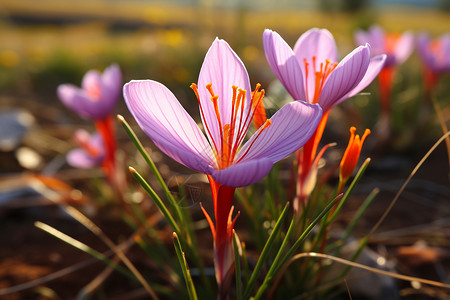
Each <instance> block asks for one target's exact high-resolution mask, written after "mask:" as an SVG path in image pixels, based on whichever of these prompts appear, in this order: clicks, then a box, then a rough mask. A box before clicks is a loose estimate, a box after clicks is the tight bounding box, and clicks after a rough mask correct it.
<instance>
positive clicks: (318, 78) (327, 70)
mask: <svg viewBox="0 0 450 300" xmlns="http://www.w3.org/2000/svg"><path fill="white" fill-rule="evenodd" d="M303 62H304V64H305V77H306V78H305V82H306V84H305V86H306V89H305V90H306V98H307V99H308V101H309V102H310V103H312V104H315V103H318V102H319V97H320V93H321V92H322V89H323V85H324V83H325V81H326V79H327V78H328V76H329V75H330V74H331V72H332V71H333V70H334V69H335V68H336V66H337V65H338V63H336V62H331V61H330V60H329V59H326V60H325V63H324V62H321V63H320V64H318V62H317V59H316V57H315V56H313V57H312V58H311V62H308V60H307V59H306V58H303ZM310 67H311V68H312V76H314V77H313V78H314V79H315V80H314V83H313V84H314V95H312V98H310V97H311V95H309V88H308V80H309V79H308V76H309V73H310V72H309V68H310Z"/></svg>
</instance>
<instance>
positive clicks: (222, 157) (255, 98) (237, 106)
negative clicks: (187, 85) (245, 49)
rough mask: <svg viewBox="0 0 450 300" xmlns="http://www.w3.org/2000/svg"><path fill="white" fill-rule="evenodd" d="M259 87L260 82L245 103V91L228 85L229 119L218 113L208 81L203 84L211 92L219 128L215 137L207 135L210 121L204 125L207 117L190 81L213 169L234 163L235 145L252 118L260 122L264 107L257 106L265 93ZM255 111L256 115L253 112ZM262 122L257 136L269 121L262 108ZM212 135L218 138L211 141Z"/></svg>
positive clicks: (243, 135)
mask: <svg viewBox="0 0 450 300" xmlns="http://www.w3.org/2000/svg"><path fill="white" fill-rule="evenodd" d="M260 87H261V85H260V84H257V85H256V88H255V91H254V92H252V94H251V98H250V102H249V103H246V95H247V91H246V90H243V89H240V88H238V87H237V86H235V85H233V86H232V87H231V88H232V90H233V93H232V99H231V115H230V119H229V120H224V119H223V116H221V114H220V108H219V101H221V99H219V96H218V95H216V94H215V93H214V90H213V88H212V84H211V83H208V84H207V85H206V89H207V90H208V92H209V94H210V95H211V102H212V104H213V108H214V113H215V117H216V119H217V125H218V128H219V136H218V137H213V136H212V134H211V124H208V120H207V119H206V118H205V111H204V109H203V105H202V102H201V101H200V96H199V93H198V87H197V85H196V84H195V83H193V84H191V89H192V90H193V91H194V93H195V96H196V97H197V100H198V103H199V106H200V113H201V115H202V120H203V121H204V126H205V129H206V131H207V133H208V135H209V136H210V137H211V141H212V145H211V148H212V149H213V152H214V156H215V158H216V161H217V169H219V170H220V169H224V168H227V167H229V166H231V165H232V164H233V163H235V161H234V160H235V157H236V154H237V153H238V150H239V146H240V145H241V143H242V142H243V140H244V138H245V135H246V133H247V131H248V128H249V126H250V124H251V121H252V119H254V118H255V119H258V121H261V119H262V112H261V110H264V106H262V108H261V105H262V104H261V102H262V99H263V97H264V93H265V92H264V90H261V91H259V89H260ZM224 101H227V99H225V100H224ZM246 104H247V105H248V108H247V111H246V110H245V109H244V108H245V107H246ZM256 113H257V115H255V114H256ZM263 124H264V125H262V127H261V129H260V130H259V132H258V133H257V134H258V136H257V137H259V135H260V134H261V132H262V131H263V130H265V129H266V128H267V127H269V126H270V124H271V121H270V120H266V118H265V111H264V121H263ZM257 137H256V138H257ZM215 138H216V139H219V140H215ZM255 140H256V139H255ZM255 140H253V142H252V144H251V145H250V147H249V148H248V149H247V151H246V153H245V154H244V155H243V156H241V158H240V160H241V159H242V158H243V157H244V156H245V155H246V154H247V152H248V150H249V149H250V148H251V146H252V145H253V143H254V142H255Z"/></svg>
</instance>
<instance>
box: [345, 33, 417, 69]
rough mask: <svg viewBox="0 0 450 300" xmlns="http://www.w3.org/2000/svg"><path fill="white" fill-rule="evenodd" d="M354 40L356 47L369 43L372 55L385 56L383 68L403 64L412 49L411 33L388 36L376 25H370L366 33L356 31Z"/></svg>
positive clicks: (412, 39) (412, 37)
mask: <svg viewBox="0 0 450 300" xmlns="http://www.w3.org/2000/svg"><path fill="white" fill-rule="evenodd" d="M354 38H355V42H356V44H358V45H364V44H365V43H369V44H370V46H371V47H372V55H374V56H375V55H380V54H386V56H387V58H386V62H385V64H384V67H385V68H389V67H392V66H396V65H400V64H402V63H403V62H405V60H407V59H408V57H409V56H410V55H411V53H412V50H413V48H414V35H413V34H412V32H410V31H406V32H404V33H402V34H392V33H391V34H388V33H385V32H384V30H383V29H382V28H381V27H380V26H378V25H372V26H371V27H370V28H369V30H368V31H364V30H358V31H356V32H355V36H354Z"/></svg>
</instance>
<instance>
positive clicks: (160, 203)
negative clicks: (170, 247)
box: [129, 167, 181, 235]
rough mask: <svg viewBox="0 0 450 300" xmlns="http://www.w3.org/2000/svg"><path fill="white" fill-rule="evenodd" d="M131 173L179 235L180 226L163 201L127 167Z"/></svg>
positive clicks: (142, 179) (141, 178) (132, 169)
mask: <svg viewBox="0 0 450 300" xmlns="http://www.w3.org/2000/svg"><path fill="white" fill-rule="evenodd" d="M129 169H130V172H131V174H132V175H133V177H134V178H135V179H136V180H137V181H138V182H139V183H140V184H141V186H142V187H143V188H144V189H145V191H146V192H147V193H148V194H149V195H150V197H152V199H153V201H155V203H156V205H157V206H158V207H159V209H160V210H161V212H162V213H163V215H164V216H165V217H166V219H167V221H169V223H170V225H171V226H172V228H173V230H174V231H175V232H176V233H177V234H179V235H181V231H180V228H179V227H178V225H177V223H176V222H175V220H174V219H173V217H172V214H171V213H170V212H169V210H168V209H167V207H166V205H165V204H164V202H163V201H162V200H161V198H159V196H158V195H157V194H156V193H155V191H154V190H153V189H152V187H151V186H150V185H149V184H148V183H147V181H145V179H144V178H143V177H142V176H141V175H140V174H139V173H138V172H137V171H136V170H135V169H134V168H132V167H129Z"/></svg>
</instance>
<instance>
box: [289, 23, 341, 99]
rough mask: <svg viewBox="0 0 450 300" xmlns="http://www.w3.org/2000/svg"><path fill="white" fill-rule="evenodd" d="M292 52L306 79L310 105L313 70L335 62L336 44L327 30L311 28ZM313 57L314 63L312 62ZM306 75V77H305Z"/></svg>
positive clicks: (314, 79) (312, 95) (314, 77)
mask: <svg viewBox="0 0 450 300" xmlns="http://www.w3.org/2000/svg"><path fill="white" fill-rule="evenodd" d="M294 52H295V56H296V57H297V60H298V61H299V63H300V67H301V69H302V72H303V76H304V78H305V79H306V87H307V89H308V92H307V96H308V99H307V100H308V102H310V103H312V102H313V98H314V91H315V86H316V76H315V74H314V72H315V69H316V68H320V67H319V66H320V64H321V63H325V61H326V60H329V61H330V62H332V63H335V62H337V47H336V42H335V41H334V38H333V35H332V34H331V33H330V32H329V31H328V30H326V29H318V28H312V29H310V30H308V31H307V32H305V33H304V34H302V35H301V36H300V38H299V39H298V41H297V43H296V44H295V47H294ZM313 57H314V58H315V61H313ZM305 61H306V62H307V63H308V66H306V64H305ZM307 74H308V76H306V75H307ZM299 100H303V99H299Z"/></svg>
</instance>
